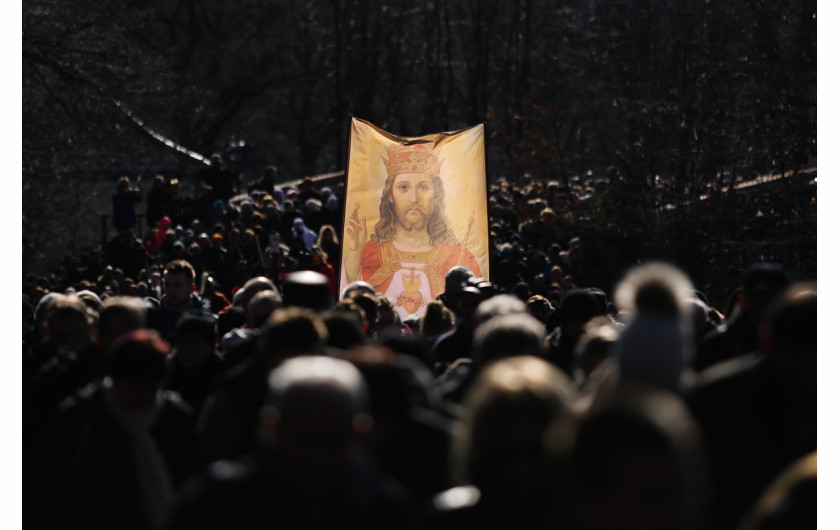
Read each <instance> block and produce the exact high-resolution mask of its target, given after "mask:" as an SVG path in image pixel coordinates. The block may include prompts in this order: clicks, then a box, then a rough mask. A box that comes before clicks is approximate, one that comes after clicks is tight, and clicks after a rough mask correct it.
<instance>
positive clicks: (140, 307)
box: [99, 296, 147, 351]
mask: <svg viewBox="0 0 840 530" xmlns="http://www.w3.org/2000/svg"><path fill="white" fill-rule="evenodd" d="M146 311H147V305H146V303H145V302H143V301H142V300H140V299H138V298H134V297H129V296H112V297H111V298H108V299H107V300H106V301H105V303H104V307H103V309H102V312H101V313H100V315H99V347H100V348H102V350H103V351H108V350H109V349H110V348H111V345H112V344H113V343H114V341H115V340H116V339H117V338H118V337H119V336H120V335H123V334H125V333H128V332H130V331H135V330H138V329H143V328H144V327H145V326H146Z"/></svg>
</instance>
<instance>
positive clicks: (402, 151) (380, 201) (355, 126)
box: [340, 118, 489, 319]
mask: <svg viewBox="0 0 840 530" xmlns="http://www.w3.org/2000/svg"><path fill="white" fill-rule="evenodd" d="M346 178H347V185H346V200H345V203H344V204H345V206H344V237H343V238H342V263H341V274H340V276H341V279H340V292H343V291H344V288H345V287H347V285H348V284H349V283H351V282H353V281H356V280H363V281H366V282H368V283H369V284H371V285H373V287H374V289H376V292H378V293H382V294H383V295H385V296H386V297H387V298H388V299H390V300H391V301H393V303H394V306H395V307H396V309H397V312H398V313H399V315H400V317H401V318H403V319H405V318H406V317H408V316H409V315H419V316H422V315H423V314H425V312H426V306H427V304H428V303H429V302H430V301H432V300H434V299H435V297H437V296H438V295H439V294H441V293H442V292H443V290H444V277H445V276H446V273H447V272H448V271H449V270H450V269H451V268H452V267H454V266H456V265H463V266H465V267H467V268H469V269H470V270H471V271H472V272H473V274H474V275H475V276H481V277H484V278H487V277H488V276H489V251H488V226H487V181H486V173H485V167H484V125H476V126H474V127H470V128H468V129H463V130H461V131H455V132H442V133H436V134H428V135H425V136H417V137H400V136H396V135H393V134H390V133H388V132H385V131H383V130H382V129H379V128H378V127H376V126H374V125H373V124H371V123H369V122H367V121H364V120H360V119H357V118H352V120H351V125H350V147H349V153H348V157H347V177H346Z"/></svg>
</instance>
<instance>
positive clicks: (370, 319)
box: [353, 291, 379, 335]
mask: <svg viewBox="0 0 840 530" xmlns="http://www.w3.org/2000/svg"><path fill="white" fill-rule="evenodd" d="M353 301H354V302H355V303H356V305H358V306H359V307H361V308H362V310H363V311H364V312H365V331H366V332H367V333H368V334H370V335H373V334H375V333H376V328H377V322H378V320H379V301H378V300H377V296H376V295H372V294H368V293H366V292H364V291H361V292H358V293H356V294H355V295H354V296H353Z"/></svg>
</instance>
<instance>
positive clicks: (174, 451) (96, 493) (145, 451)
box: [27, 330, 202, 530]
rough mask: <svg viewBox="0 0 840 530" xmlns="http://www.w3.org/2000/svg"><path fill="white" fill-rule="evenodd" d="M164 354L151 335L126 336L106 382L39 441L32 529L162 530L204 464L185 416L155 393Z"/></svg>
mask: <svg viewBox="0 0 840 530" xmlns="http://www.w3.org/2000/svg"><path fill="white" fill-rule="evenodd" d="M168 351H169V346H168V345H167V344H166V343H165V342H164V341H163V340H161V339H160V338H159V336H158V335H157V334H156V333H155V332H151V331H145V330H139V331H135V332H131V333H129V334H126V335H124V336H122V337H121V338H120V339H118V340H117V341H116V342H115V343H114V345H113V347H112V349H111V350H110V351H109V353H108V368H107V377H106V378H105V379H104V380H103V381H102V382H101V383H99V384H96V385H93V386H91V387H89V388H87V389H85V391H84V392H82V393H80V394H79V395H78V396H77V397H75V398H73V399H72V400H70V401H67V402H65V403H63V404H62V406H61V408H60V409H59V411H58V413H57V414H56V416H55V417H54V418H52V419H51V420H50V422H49V423H48V424H47V425H46V426H45V428H44V431H43V432H42V434H41V437H40V439H39V442H40V444H39V447H38V450H37V455H38V457H37V460H36V462H37V463H36V469H34V470H33V472H32V474H33V477H34V478H33V486H34V489H33V490H32V491H31V492H29V495H27V502H28V504H29V507H30V512H29V513H28V517H27V521H28V522H31V523H32V527H34V528H87V529H111V528H127V529H144V530H145V529H155V528H162V525H163V523H164V522H165V520H166V517H167V514H168V511H169V508H170V503H171V501H172V500H173V499H174V494H175V491H176V490H177V488H178V486H179V485H180V484H181V482H182V481H183V480H184V479H186V478H187V477H188V476H190V475H191V474H192V473H194V472H195V471H197V469H198V467H199V465H200V464H201V461H202V460H201V453H200V451H199V447H198V440H197V438H196V437H195V434H194V433H193V431H192V424H193V419H192V413H191V412H190V409H189V408H188V406H187V405H185V404H184V403H183V402H182V401H180V400H179V399H178V398H177V396H175V395H173V394H169V393H166V392H163V391H162V384H163V380H164V377H165V375H166V370H167V359H166V355H167V353H168Z"/></svg>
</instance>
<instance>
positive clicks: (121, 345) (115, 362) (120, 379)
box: [106, 329, 170, 411]
mask: <svg viewBox="0 0 840 530" xmlns="http://www.w3.org/2000/svg"><path fill="white" fill-rule="evenodd" d="M169 351H170V347H169V344H168V343H167V342H166V341H165V340H163V339H162V338H161V337H160V335H158V334H157V332H155V331H152V330H148V329H140V330H136V331H131V332H129V333H125V334H123V335H121V336H120V337H119V338H118V339H117V340H116V341H114V343H113V344H112V345H111V347H110V348H109V350H108V352H107V356H106V359H107V363H106V373H107V376H108V378H109V380H110V382H111V383H112V389H113V393H114V397H115V398H116V399H117V401H118V402H119V404H120V405H121V406H122V408H123V409H124V410H126V411H133V410H138V409H145V408H147V407H149V406H151V405H153V404H154V402H155V400H156V399H157V395H158V390H159V389H160V387H161V386H162V384H163V381H164V378H165V377H166V373H167V370H168V363H167V356H168V355H169Z"/></svg>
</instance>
